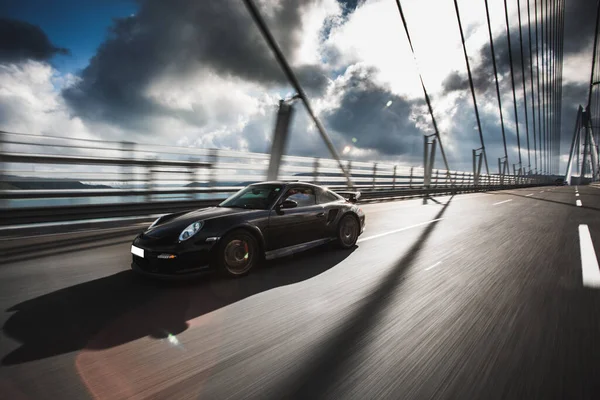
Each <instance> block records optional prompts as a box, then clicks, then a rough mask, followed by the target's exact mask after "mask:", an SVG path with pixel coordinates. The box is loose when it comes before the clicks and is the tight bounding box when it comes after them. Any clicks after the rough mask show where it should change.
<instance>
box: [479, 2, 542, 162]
mask: <svg viewBox="0 0 600 400" xmlns="http://www.w3.org/2000/svg"><path fill="white" fill-rule="evenodd" d="M486 2H487V0H486ZM488 24H489V21H488ZM527 28H528V30H529V75H530V82H531V111H532V113H533V120H532V121H533V158H534V164H535V172H536V174H537V172H538V161H537V159H538V155H537V139H536V125H535V91H534V82H533V52H532V48H531V47H532V43H531V5H530V0H527Z"/></svg>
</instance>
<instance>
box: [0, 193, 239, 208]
mask: <svg viewBox="0 0 600 400" xmlns="http://www.w3.org/2000/svg"><path fill="white" fill-rule="evenodd" d="M228 195H229V194H227V193H214V194H213V193H190V194H187V195H184V194H157V195H153V196H151V197H148V196H96V197H71V198H53V199H19V200H0V207H1V208H25V207H36V208H38V207H56V206H76V205H98V204H124V203H140V204H141V203H146V202H148V201H153V202H159V201H185V200H187V201H189V200H209V199H225V198H226V197H228Z"/></svg>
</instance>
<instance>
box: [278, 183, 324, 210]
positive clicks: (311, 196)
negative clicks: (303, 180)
mask: <svg viewBox="0 0 600 400" xmlns="http://www.w3.org/2000/svg"><path fill="white" fill-rule="evenodd" d="M283 200H284V201H285V200H293V201H295V202H296V203H298V207H308V206H314V205H315V204H317V201H316V196H315V191H314V189H313V188H304V187H296V188H291V189H290V190H288V192H287V193H286V194H285V197H284V198H283Z"/></svg>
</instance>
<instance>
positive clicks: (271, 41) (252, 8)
mask: <svg viewBox="0 0 600 400" xmlns="http://www.w3.org/2000/svg"><path fill="white" fill-rule="evenodd" d="M244 4H245V5H246V8H247V9H248V12H249V13H250V15H251V16H252V18H253V19H254V22H255V23H256V25H257V26H258V28H259V30H260V32H261V34H262V35H263V37H264V39H265V40H266V42H267V44H268V45H269V47H270V49H271V51H272V52H273V54H274V55H275V58H276V59H277V61H278V63H279V65H280V67H281V69H283V72H284V73H285V75H286V77H287V79H288V80H289V81H290V83H291V84H292V86H293V87H294V90H295V91H296V93H297V94H298V96H299V97H300V99H301V100H302V103H303V104H304V108H305V109H306V111H307V112H308V115H309V116H310V117H311V119H312V120H313V122H314V123H315V125H316V126H317V130H318V131H319V133H320V134H321V138H322V139H323V141H324V142H325V145H326V146H327V148H328V149H329V152H330V153H331V155H332V156H333V158H335V160H336V161H337V163H338V166H339V168H340V170H341V171H342V173H343V174H344V177H345V178H346V182H347V184H348V186H349V187H350V188H352V187H354V184H353V183H352V179H351V177H350V174H349V173H348V171H347V170H346V168H345V167H344V165H343V164H342V161H341V160H340V157H339V155H338V153H337V151H336V149H335V146H334V145H333V143H332V141H331V139H330V138H329V136H328V135H327V132H326V131H325V127H324V126H323V125H322V124H321V121H320V120H319V118H318V117H317V115H316V114H315V113H314V111H313V109H312V107H311V106H310V103H309V101H308V97H307V96H306V93H305V92H304V90H303V89H302V86H301V85H300V82H299V81H298V78H296V75H295V74H294V71H292V69H291V67H290V65H289V64H288V62H287V60H286V59H285V57H284V55H283V53H282V52H281V49H280V48H279V46H278V45H277V42H276V41H275V38H273V35H272V34H271V31H270V30H269V28H268V26H267V24H266V23H265V21H264V20H263V18H262V16H261V15H260V12H259V11H258V8H256V5H255V4H254V2H253V0H244ZM440 148H441V143H440Z"/></svg>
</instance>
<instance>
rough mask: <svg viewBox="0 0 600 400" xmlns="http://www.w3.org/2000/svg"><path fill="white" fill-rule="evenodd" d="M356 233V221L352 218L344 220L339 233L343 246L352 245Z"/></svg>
mask: <svg viewBox="0 0 600 400" xmlns="http://www.w3.org/2000/svg"><path fill="white" fill-rule="evenodd" d="M357 232H358V226H357V224H356V221H355V220H354V219H352V218H346V220H345V221H344V223H343V224H342V229H341V232H340V233H341V237H342V242H343V243H344V244H345V245H349V244H352V243H353V242H354V240H355V238H356V235H357Z"/></svg>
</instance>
